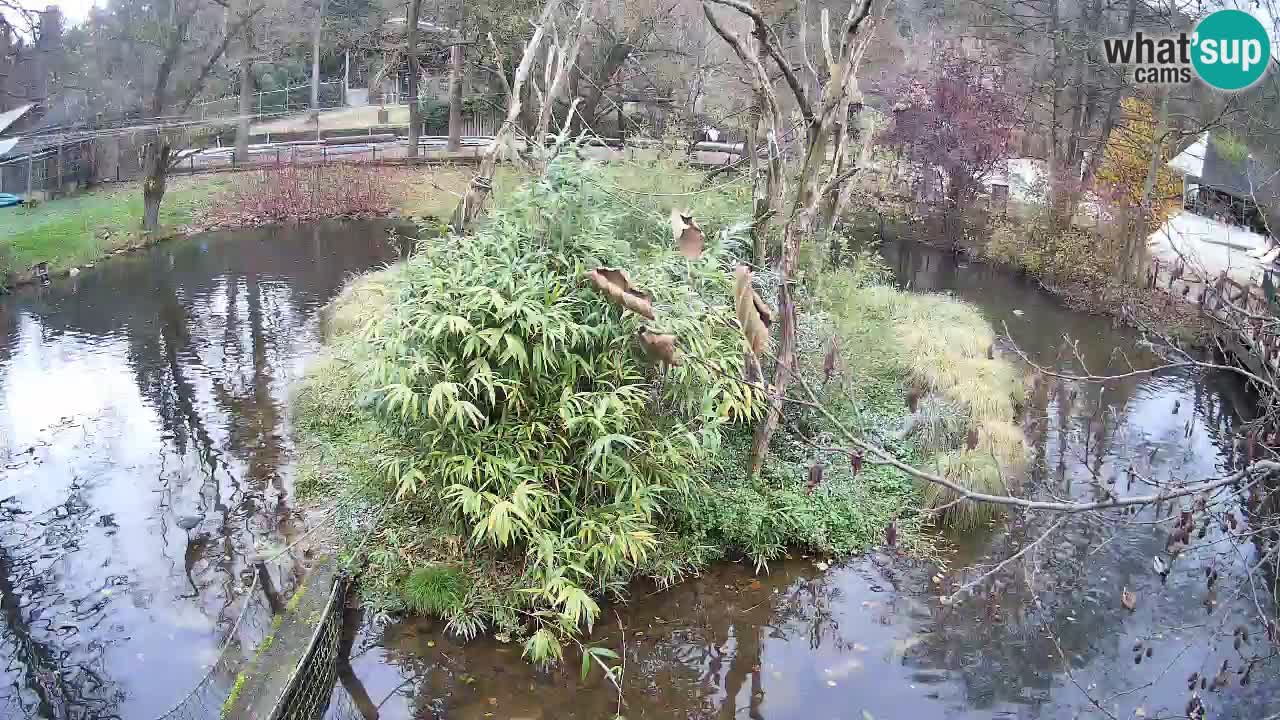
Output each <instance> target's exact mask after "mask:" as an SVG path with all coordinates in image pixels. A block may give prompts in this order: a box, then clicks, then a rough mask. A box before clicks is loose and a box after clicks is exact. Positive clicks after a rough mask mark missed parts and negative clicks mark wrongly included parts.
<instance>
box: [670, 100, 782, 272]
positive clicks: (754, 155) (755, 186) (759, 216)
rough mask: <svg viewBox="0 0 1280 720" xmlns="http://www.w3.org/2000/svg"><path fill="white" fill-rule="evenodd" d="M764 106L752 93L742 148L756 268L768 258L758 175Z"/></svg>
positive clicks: (766, 223)
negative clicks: (748, 180)
mask: <svg viewBox="0 0 1280 720" xmlns="http://www.w3.org/2000/svg"><path fill="white" fill-rule="evenodd" d="M763 106H764V100H763V98H761V97H760V93H758V92H757V93H753V94H752V98H751V110H750V111H749V112H748V113H747V146H746V148H744V149H745V150H746V151H747V152H749V153H751V155H750V156H749V157H748V162H750V164H751V203H752V206H753V207H752V212H751V261H752V262H753V263H755V264H756V266H757V267H763V266H764V264H765V263H766V262H768V258H767V257H766V255H765V253H766V252H768V239H769V238H768V235H769V232H768V231H769V198H768V196H767V195H766V194H765V193H766V190H765V181H764V178H763V177H761V173H760V112H761V109H762V108H763ZM693 145H694V144H693V143H690V144H689V148H690V150H692V149H693Z"/></svg>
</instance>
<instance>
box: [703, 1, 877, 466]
mask: <svg viewBox="0 0 1280 720" xmlns="http://www.w3.org/2000/svg"><path fill="white" fill-rule="evenodd" d="M713 5H719V6H723V7H727V8H730V9H732V10H734V11H736V12H737V13H739V14H740V15H742V16H744V17H745V18H747V19H749V20H750V21H751V27H752V36H753V38H754V40H755V42H756V43H759V45H760V47H761V48H763V52H762V53H758V52H753V51H752V50H751V48H749V47H748V45H747V42H746V40H745V39H744V38H743V37H742V36H740V35H739V34H737V33H735V32H733V31H732V30H730V29H729V28H728V27H726V26H725V25H724V23H723V22H722V21H721V20H720V19H719V18H718V17H717V16H716V14H715V12H714V11H713V10H712V6H713ZM702 10H703V14H704V15H705V16H706V18H707V22H708V23H710V24H711V26H712V28H714V29H715V31H716V33H717V34H718V35H720V37H721V38H723V39H724V41H725V42H726V43H728V44H729V45H730V47H732V48H733V50H734V52H735V53H736V54H737V56H738V59H739V61H741V62H742V63H743V64H744V65H745V66H746V67H747V69H748V70H749V71H750V73H751V79H752V80H751V81H752V85H753V88H754V90H755V92H756V93H758V94H759V95H760V96H761V97H762V98H763V118H764V123H765V127H766V133H765V134H766V138H770V141H769V142H770V145H773V144H775V143H776V140H777V138H778V137H780V136H781V133H782V131H783V128H784V127H785V125H786V123H785V121H784V119H783V115H782V110H781V107H780V106H779V104H778V98H777V95H776V93H775V92H774V89H773V82H772V80H771V76H770V72H769V70H768V67H767V64H766V62H765V60H764V59H762V57H761V56H762V55H764V56H767V58H768V59H769V60H770V61H772V65H773V66H774V67H775V69H776V70H777V71H778V72H779V73H780V74H781V75H782V77H783V79H784V80H785V81H786V85H787V87H788V88H789V89H790V91H791V94H792V96H793V99H794V101H795V103H796V106H797V108H798V110H799V113H800V116H801V118H803V123H804V133H805V141H804V152H803V155H802V159H801V160H800V162H799V163H798V166H797V168H796V170H795V172H794V173H793V174H792V177H791V184H792V185H793V186H794V188H795V190H794V191H793V192H794V194H793V195H792V197H793V198H794V200H793V201H792V204H791V207H790V209H789V210H788V212H787V219H786V224H785V225H784V227H783V233H782V253H781V257H780V258H779V262H778V274H779V275H780V277H781V283H780V285H779V287H778V313H779V315H780V316H781V318H780V321H779V324H780V329H779V343H780V347H779V350H778V354H777V363H776V366H775V368H774V373H773V383H772V385H773V390H772V392H771V393H770V401H769V407H768V410H767V411H766V413H765V417H764V418H763V419H762V420H761V421H760V423H759V425H757V426H756V433H755V438H754V440H753V442H752V449H751V473H752V474H753V475H754V474H756V473H758V472H759V471H760V468H761V466H762V465H763V464H764V459H765V457H766V455H767V454H768V452H769V441H770V440H771V439H772V437H773V433H774V431H775V430H776V429H777V427H778V422H779V420H780V419H781V417H782V409H783V405H784V402H785V397H786V392H787V388H788V386H789V385H790V383H791V380H792V377H793V376H794V373H795V364H796V329H797V328H796V322H797V317H796V298H795V288H794V287H793V286H794V284H795V283H796V282H797V280H798V278H797V276H796V271H797V263H798V260H799V255H800V245H801V243H803V242H805V241H806V240H808V239H809V238H810V237H812V234H813V232H814V231H815V229H816V221H817V219H818V217H817V216H818V206H819V203H820V202H822V200H823V198H825V197H826V196H827V195H828V194H830V193H835V192H839V189H840V187H841V186H842V185H843V184H844V183H845V182H847V181H848V180H849V178H850V177H852V174H853V172H854V171H856V168H851V169H845V165H844V160H843V157H844V153H843V148H842V146H843V144H844V140H845V133H846V132H847V128H846V125H847V122H846V118H847V117H848V114H849V103H850V98H851V96H852V90H853V85H854V82H855V80H856V75H855V72H856V69H857V66H858V61H859V59H860V58H861V56H862V53H863V52H864V50H865V47H866V43H867V42H868V41H869V38H870V37H871V35H870V33H867V32H865V31H866V27H865V25H864V24H865V23H866V22H867V18H868V17H869V16H870V14H871V0H863V2H862V3H860V4H856V5H854V6H852V7H850V9H849V13H848V15H847V16H846V17H845V19H844V21H843V22H842V23H841V25H840V27H839V31H838V33H837V35H836V39H835V45H834V46H833V45H832V38H831V36H830V34H827V35H826V36H825V37H824V38H823V46H824V47H825V48H830V49H831V51H830V52H829V53H828V55H827V62H828V70H829V77H828V78H827V80H826V82H825V83H824V84H822V86H821V90H820V91H819V93H818V96H817V97H816V98H814V97H811V93H810V92H809V91H807V90H806V89H805V87H804V85H803V84H802V83H801V82H800V79H799V77H798V76H797V75H796V74H795V72H794V70H793V67H792V63H791V60H790V59H788V58H787V57H786V54H785V53H784V51H783V48H782V45H781V42H780V41H779V40H778V38H777V36H776V34H775V33H774V31H773V29H772V28H771V27H770V26H769V24H768V22H767V21H766V20H765V18H764V16H763V15H761V14H760V12H759V11H758V10H756V8H754V7H753V6H752V5H750V4H749V3H746V2H743V1H742V0H704V1H703V3H702ZM823 16H824V17H828V16H827V15H826V13H825V12H824V14H823ZM823 27H830V24H829V21H824V22H823ZM832 145H834V146H835V150H834V157H833V158H832V157H829V156H828V151H829V150H831V148H832ZM774 156H775V153H772V152H771V153H770V162H774V163H777V164H778V167H777V168H776V169H771V170H770V172H771V173H775V177H780V176H781V174H782V169H781V162H782V160H781V158H780V157H778V158H776V159H775V157H774ZM783 185H784V183H782V182H778V183H776V184H775V186H774V187H773V188H771V191H772V192H774V193H776V195H775V197H774V198H773V200H772V202H776V203H777V206H781V205H782V198H783V197H784V193H785V189H784V187H783Z"/></svg>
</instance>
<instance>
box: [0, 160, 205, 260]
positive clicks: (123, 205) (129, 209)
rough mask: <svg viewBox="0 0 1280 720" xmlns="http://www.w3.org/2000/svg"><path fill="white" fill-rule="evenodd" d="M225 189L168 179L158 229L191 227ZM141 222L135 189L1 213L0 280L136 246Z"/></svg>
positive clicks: (112, 189) (198, 181) (115, 189)
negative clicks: (43, 265)
mask: <svg viewBox="0 0 1280 720" xmlns="http://www.w3.org/2000/svg"><path fill="white" fill-rule="evenodd" d="M229 183H230V178H228V177H226V176H220V175H209V176H204V177H196V178H172V179H171V180H170V182H169V190H168V192H166V193H165V196H164V202H163V204H162V205H161V206H160V223H161V225H162V226H163V228H162V229H163V230H166V231H169V230H172V229H174V228H178V227H181V226H182V225H185V224H187V223H188V222H190V221H191V218H192V214H193V213H194V212H195V211H196V210H197V209H198V208H200V207H202V206H204V205H205V204H206V202H207V201H208V199H209V198H210V197H211V196H212V195H214V194H216V193H218V192H221V191H222V190H223V189H224V188H226V187H227V186H228V185H229ZM141 222H142V189H141V186H140V185H139V184H138V183H126V184H121V185H113V186H110V187H107V188H100V189H96V190H91V191H89V192H85V193H81V194H79V195H75V196H72V197H68V198H61V199H58V200H52V201H49V202H44V203H40V204H39V205H37V206H35V207H32V208H22V209H15V208H9V209H0V276H7V275H15V274H19V275H20V274H22V273H24V272H26V271H27V270H28V269H30V267H31V266H32V265H35V264H36V263H39V262H47V263H49V270H50V272H56V271H60V270H65V269H67V268H70V267H73V266H76V265H82V264H84V263H87V262H92V261H94V260H96V259H97V258H99V257H102V256H103V255H106V254H108V253H110V252H111V251H112V250H115V249H117V248H122V247H126V246H128V245H130V244H133V243H136V242H138V239H139V228H140V225H141ZM162 234H163V233H162Z"/></svg>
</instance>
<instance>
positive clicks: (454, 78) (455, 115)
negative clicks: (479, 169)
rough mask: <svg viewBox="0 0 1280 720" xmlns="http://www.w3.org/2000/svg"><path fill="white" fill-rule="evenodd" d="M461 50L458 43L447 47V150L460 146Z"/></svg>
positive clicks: (454, 150) (452, 150)
mask: <svg viewBox="0 0 1280 720" xmlns="http://www.w3.org/2000/svg"><path fill="white" fill-rule="evenodd" d="M462 51H463V48H462V45H461V44H460V43H455V44H454V45H453V47H451V48H449V144H448V145H446V146H445V149H446V150H448V151H449V152H457V151H458V150H460V149H461V148H462Z"/></svg>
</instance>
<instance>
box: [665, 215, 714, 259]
mask: <svg viewBox="0 0 1280 720" xmlns="http://www.w3.org/2000/svg"><path fill="white" fill-rule="evenodd" d="M671 237H672V239H674V240H675V241H676V247H678V248H679V249H680V254H681V255H684V256H685V257H687V258H689V259H690V260H697V259H698V258H700V257H702V250H703V248H704V247H706V237H705V236H704V235H703V234H702V228H700V227H698V223H697V222H695V221H694V219H693V216H692V215H690V214H689V211H687V210H683V211H682V210H677V209H676V208H672V209H671Z"/></svg>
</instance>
